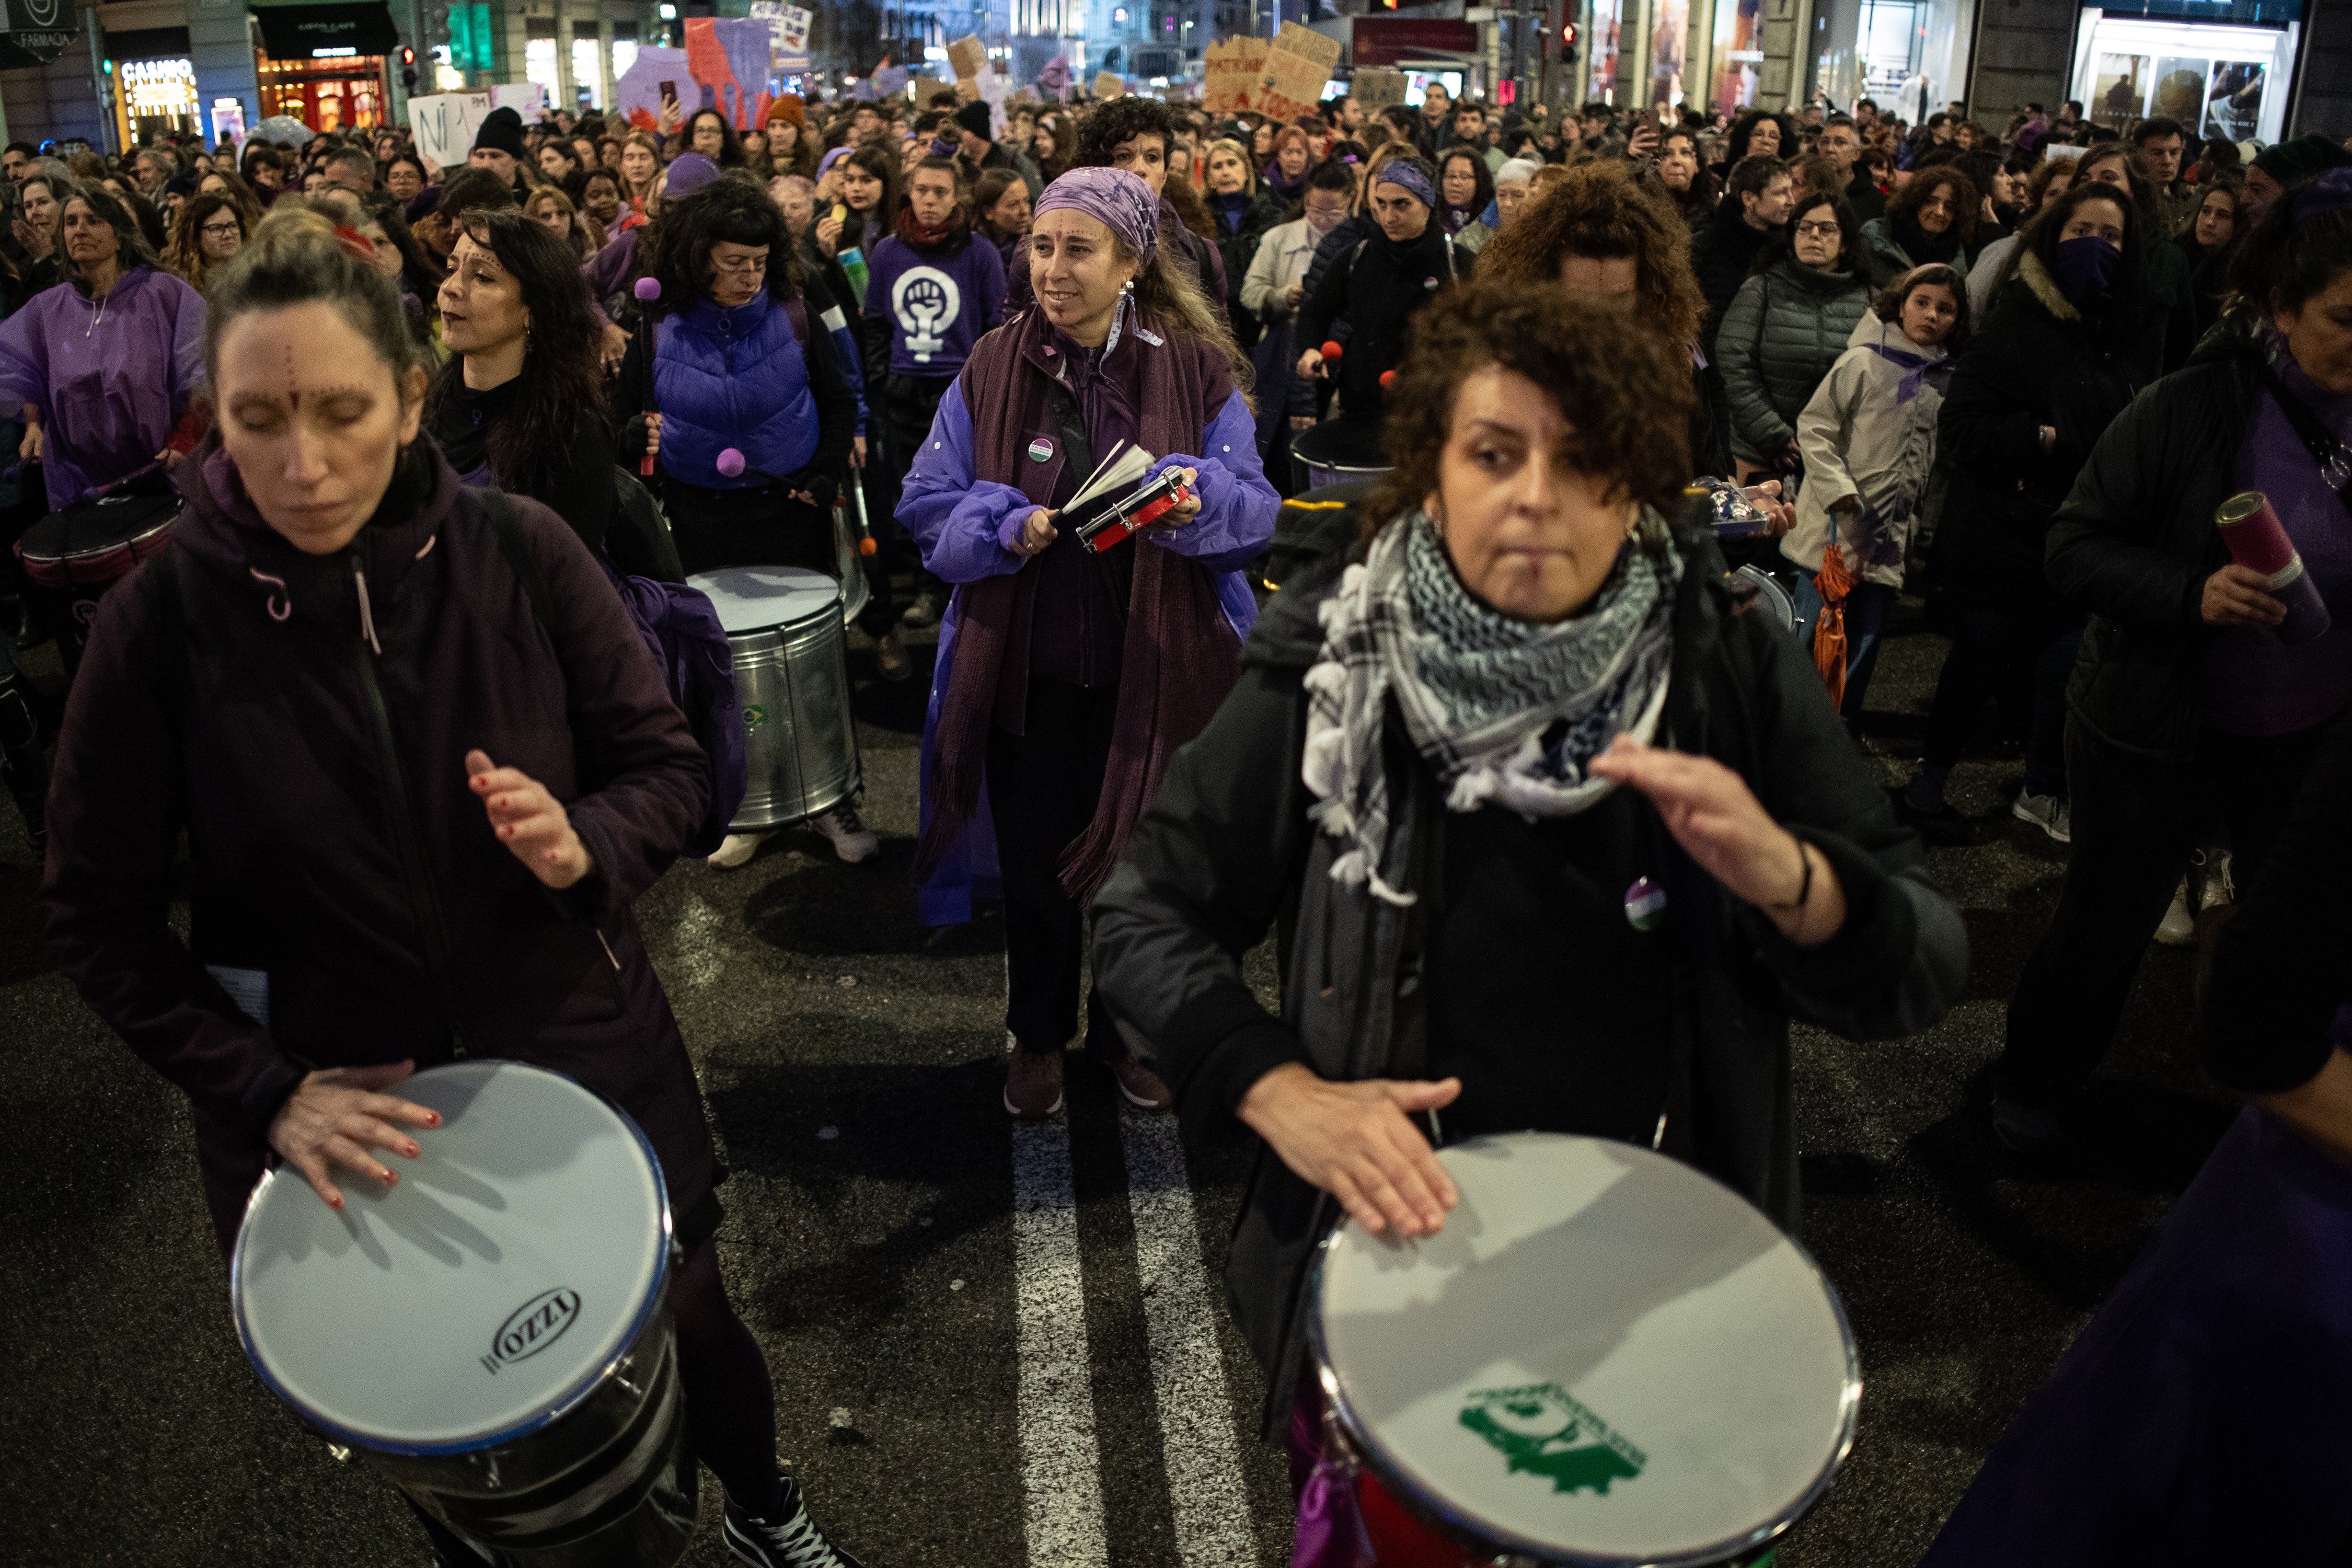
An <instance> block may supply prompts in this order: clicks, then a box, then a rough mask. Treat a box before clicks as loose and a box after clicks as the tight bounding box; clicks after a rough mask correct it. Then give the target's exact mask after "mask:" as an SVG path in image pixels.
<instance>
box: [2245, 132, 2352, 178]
mask: <svg viewBox="0 0 2352 1568" xmlns="http://www.w3.org/2000/svg"><path fill="white" fill-rule="evenodd" d="M2347 163H2352V153H2347V152H2346V151H2345V150H2344V147H2343V144H2342V143H2341V142H2336V140H2334V139H2333V138H2332V137H2326V136H2322V135H2321V134H2319V133H2318V132H2312V133H2311V134H2310V135H2308V136H2298V137H2296V138H2295V139H2294V141H2292V142H2280V143H2279V144H2278V145H2277V146H2275V147H2265V148H2263V150H2262V151H2261V152H2259V153H2255V154H2254V167H2255V168H2257V169H2260V170H2261V171H2262V172H2263V174H2268V175H2269V176H2270V177H2271V178H2272V179H2273V180H2276V181H2277V182H2278V183H2279V184H2282V185H2292V184H2294V183H2295V182H2296V181H2298V180H2307V179H2309V178H2311V177H2312V176H2313V175H2314V174H2326V172H2327V171H2328V170H2330V169H2340V168H2342V167H2343V166H2344V165H2345V164H2347Z"/></svg>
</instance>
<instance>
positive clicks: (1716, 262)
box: [1691, 195, 1780, 359]
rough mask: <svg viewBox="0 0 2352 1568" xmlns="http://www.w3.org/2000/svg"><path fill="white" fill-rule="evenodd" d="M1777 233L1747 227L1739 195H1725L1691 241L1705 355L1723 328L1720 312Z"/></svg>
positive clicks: (1700, 341)
mask: <svg viewBox="0 0 2352 1568" xmlns="http://www.w3.org/2000/svg"><path fill="white" fill-rule="evenodd" d="M1779 233H1780V230H1779V229H1776V228H1767V229H1755V228H1750V227H1748V220H1747V219H1746V218H1745V217H1742V216H1740V211H1739V198H1738V196H1735V195H1726V196H1725V197H1724V198H1723V200H1721V201H1720V202H1717V204H1716V207H1715V217H1714V219H1713V220H1712V221H1711V222H1709V223H1708V224H1707V226H1706V227H1705V228H1703V229H1701V230H1700V231H1699V232H1698V236H1697V237H1696V238H1695V239H1693V240H1692V241H1691V271H1692V273H1693V274H1694V275H1695V276H1696V278H1697V279H1698V291H1699V292H1700V293H1702V294H1704V295H1706V325H1705V326H1704V327H1701V328H1700V329H1699V334H1698V346H1699V347H1700V348H1702V349H1704V350H1706V357H1707V358H1709V359H1713V358H1714V357H1715V334H1716V333H1717V331H1721V330H1722V327H1723V312H1724V311H1725V310H1728V309H1730V307H1731V297H1732V296H1733V295H1734V294H1737V293H1738V292H1739V285H1740V284H1741V283H1742V282H1744V281H1746V279H1747V277H1748V268H1750V267H1751V266H1753V265H1754V264H1755V261H1756V255H1757V252H1759V251H1760V250H1762V249H1763V248H1764V247H1765V246H1766V245H1767V244H1769V242H1770V241H1771V239H1772V237H1773V236H1775V235H1777V234H1779Z"/></svg>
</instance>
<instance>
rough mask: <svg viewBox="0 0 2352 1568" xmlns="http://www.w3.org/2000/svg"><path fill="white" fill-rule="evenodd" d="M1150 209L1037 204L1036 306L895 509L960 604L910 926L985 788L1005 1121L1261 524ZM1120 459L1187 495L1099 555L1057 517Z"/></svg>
mask: <svg viewBox="0 0 2352 1568" xmlns="http://www.w3.org/2000/svg"><path fill="white" fill-rule="evenodd" d="M1160 210H1161V209H1160V204H1159V200H1158V198H1157V197H1155V196H1154V195H1152V193H1151V188H1150V185H1148V184H1145V183H1144V182H1143V181H1142V180H1141V179H1139V177H1137V176H1136V175H1134V174H1129V173H1128V172H1127V171H1125V170H1123V169H1074V170H1072V171H1071V172H1070V173H1068V174H1064V175H1063V176H1062V177H1061V178H1060V179H1058V180H1056V181H1055V182H1054V184H1052V185H1050V186H1049V187H1047V188H1046V190H1045V194H1044V195H1042V196H1040V197H1039V198H1038V202H1037V216H1036V221H1035V222H1034V224H1033V225H1032V226H1031V229H1030V246H1031V256H1030V261H1029V274H1030V277H1031V279H1033V281H1034V284H1035V287H1036V300H1037V302H1036V304H1035V305H1034V306H1033V307H1032V308H1030V309H1028V310H1024V311H1023V312H1022V313H1021V314H1020V315H1018V316H1016V317H1014V318H1013V321H1010V322H1008V323H1007V324H1006V325H1004V326H1003V327H1000V328H998V329H997V330H996V331H992V332H991V333H990V334H989V335H988V336H987V337H985V338H983V339H982V340H981V342H980V343H979V345H978V346H977V347H976V348H975V349H974V350H973V351H972V354H971V358H970V359H969V360H967V361H966V362H965V363H964V368H963V374H961V375H960V376H958V377H957V378H956V381H955V383H954V384H952V385H950V387H949V388H948V390H947V393H946V395H944V396H943V397H942V398H941V400H940V412H939V416H938V417H937V418H936V419H934V420H933V421H932V423H931V430H930V437H929V440H927V441H926V442H925V443H924V445H923V449H922V450H921V451H920V452H919V453H918V454H917V455H916V458H915V465H914V468H913V470H912V471H911V472H909V473H908V476H907V486H906V492H905V500H903V501H902V502H901V503H900V505H899V508H898V518H899V521H902V522H904V523H905V524H906V525H907V527H908V530H909V531H911V532H912V533H913V534H914V535H915V538H916V541H917V542H919V544H920V545H921V546H922V550H923V563H924V565H926V566H928V567H929V569H930V570H931V571H933V572H936V573H938V574H940V576H941V577H942V578H944V579H946V580H947V581H948V582H950V583H953V584H957V587H956V591H955V597H954V600H953V603H952V605H950V610H949V613H948V616H947V618H946V619H945V620H943V621H942V622H941V623H940V652H939V661H938V664H937V667H936V668H937V673H936V675H935V676H934V677H933V679H932V685H931V703H930V711H929V717H928V720H927V721H926V723H925V726H924V735H923V759H924V767H923V840H922V847H921V851H920V855H919V864H918V867H917V874H918V875H919V876H923V877H929V876H931V875H932V873H934V872H935V871H942V868H943V866H944V870H943V872H942V874H941V875H940V877H939V878H938V879H936V880H935V881H934V882H933V883H932V885H931V886H929V887H927V888H926V889H924V906H923V916H924V919H925V920H926V921H930V922H932V923H939V924H945V923H950V922H952V921H960V920H966V919H969V918H970V913H969V910H970V901H969V900H970V886H971V871H972V869H973V867H972V859H973V858H974V857H972V855H971V850H972V849H973V848H974V847H973V846H967V845H964V844H961V842H960V841H961V839H962V838H963V837H964V832H965V829H966V827H967V826H972V822H971V819H972V816H973V814H974V813H975V811H977V810H978V809H979V805H980V798H981V786H982V779H983V777H984V778H985V780H986V783H987V798H988V812H989V819H990V825H992V826H993V827H994V830H995V838H996V847H997V850H998V853H999V855H1000V857H1001V859H1002V864H1003V878H1004V900H1005V926H1006V947H1007V970H1008V982H1009V986H1010V990H1011V999H1010V1002H1009V1004H1008V1005H1007V1008H1006V1016H1005V1025H1006V1028H1007V1030H1008V1032H1009V1033H1010V1034H1011V1035H1012V1037H1013V1046H1014V1051H1013V1063H1012V1068H1011V1071H1010V1074H1009V1077H1008V1079H1007V1081H1006V1086H1005V1094H1004V1103H1005V1108H1006V1109H1007V1110H1010V1111H1011V1112H1012V1113H1013V1115H1015V1116H1022V1117H1043V1116H1050V1115H1051V1114H1053V1112H1054V1111H1055V1110H1057V1109H1058V1108H1059V1107H1060V1105H1061V1103H1062V1050H1063V1047H1065V1046H1066V1045H1067V1044H1068V1042H1069V1040H1070V1037H1071V1036H1072V1035H1073V1034H1075V1033H1076V1029H1077V1002H1078V974H1079V965H1080V962H1081V960H1082V958H1083V956H1084V945H1085V911H1086V907H1087V902H1088V901H1089V900H1091V899H1092V898H1093V896H1094V893H1095V889H1097V888H1098V887H1100V886H1101V885H1102V879H1104V878H1105V877H1106V876H1108V874H1109V872H1110V868H1111V864H1112V862H1113V861H1114V860H1115V859H1117V858H1118V852H1119V847H1120V846H1121V845H1122V844H1123V843H1124V842H1125V841H1126V838H1127V834H1128V830H1129V827H1130V826H1133V824H1134V822H1135V820H1136V819H1137V817H1138V816H1140V815H1141V814H1142V808H1143V805H1144V803H1145V802H1146V801H1148V800H1149V799H1150V796H1151V791H1152V788H1153V786H1154V784H1157V783H1158V780H1159V775H1160V770H1161V769H1162V768H1164V767H1165V766H1166V765H1167V759H1168V758H1169V756H1170V755H1171V753H1172V752H1174V751H1175V750H1176V748H1177V747H1179V746H1181V745H1182V744H1183V743H1184V742H1187V741H1189V740H1191V739H1192V736H1193V735H1194V734H1195V733H1196V732H1197V731H1199V730H1200V728H1201V726H1202V724H1203V723H1205V722H1206V721H1208V718H1209V715H1210V714H1211V713H1213V712H1214V711H1215V710H1216V705H1217V703H1218V702H1219V701H1220V700H1223V697H1224V694H1225V691H1226V689H1228V688H1229V687H1230V686H1231V685H1232V684H1233V679H1234V670H1235V668H1236V660H1237V659H1238V658H1239V657H1240V653H1241V639H1242V638H1243V637H1244V636H1245V635H1246V634H1247V632H1248V630H1249V627H1250V625H1251V623H1252V622H1253V621H1254V620H1255V618H1256V609H1257V606H1256V603H1255V600H1254V599H1253V598H1252V597H1251V595H1250V591H1249V587H1248V585H1247V584H1244V582H1243V581H1242V576H1241V568H1242V567H1243V566H1244V564H1246V563H1248V562H1249V561H1250V560H1251V559H1252V558H1253V557H1254V556H1255V555H1256V554H1257V552H1259V551H1260V550H1262V549H1264V548H1265V542H1266V541H1267V540H1268V539H1269V538H1271V537H1272V535H1273V532H1274V517H1275V512H1276V510H1278V509H1279V507H1280V504H1281V503H1280V501H1279V500H1277V499H1276V495H1275V493H1274V489H1273V487H1272V486H1270V485H1268V484H1267V483H1266V481H1265V475H1264V474H1263V473H1262V472H1260V470H1259V468H1258V459H1257V443H1256V437H1255V424H1254V422H1253V420H1254V416H1252V414H1251V412H1250V406H1249V402H1248V399H1247V398H1246V397H1244V395H1243V394H1242V392H1241V391H1240V384H1241V383H1242V382H1243V380H1244V378H1245V376H1246V372H1245V371H1243V370H1241V369H1240V368H1239V366H1240V364H1241V359H1240V354H1239V351H1237V350H1236V349H1234V346H1233V341H1232V339H1231V338H1229V337H1228V336H1227V335H1226V333H1225V331H1224V326H1223V321H1222V319H1221V318H1220V317H1219V316H1218V315H1217V314H1216V310H1215V307H1214V305H1213V303H1211V301H1210V300H1208V298H1207V297H1206V296H1205V295H1203V294H1202V291H1201V289H1200V288H1199V286H1198V285H1197V284H1195V283H1194V282H1193V281H1192V278H1191V275H1190V274H1189V273H1186V272H1183V271H1182V270H1181V269H1180V268H1175V267H1172V266H1171V264H1170V262H1169V260H1168V258H1167V254H1166V253H1165V252H1164V251H1162V250H1161V248H1160ZM1122 441H1123V442H1128V443H1131V444H1133V445H1135V446H1138V447H1141V448H1142V450H1143V451H1144V452H1145V453H1147V454H1149V455H1150V456H1151V457H1152V458H1153V461H1152V464H1151V467H1152V469H1153V471H1154V472H1155V473H1157V472H1164V471H1167V470H1170V469H1175V470H1179V471H1181V475H1182V479H1183V482H1184V484H1185V485H1186V487H1188V489H1190V491H1191V495H1190V497H1189V499H1187V500H1183V501H1181V502H1180V503H1179V504H1177V505H1176V507H1175V508H1174V509H1173V510H1171V511H1169V512H1168V513H1167V514H1166V515H1165V516H1164V517H1163V518H1161V519H1160V521H1158V522H1156V523H1154V524H1152V525H1151V526H1150V527H1149V528H1148V529H1146V530H1145V531H1143V532H1142V533H1140V534H1139V535H1137V536H1136V537H1134V538H1133V539H1130V540H1129V541H1127V542H1123V543H1118V544H1114V545H1112V546H1111V547H1110V548H1109V549H1108V550H1107V551H1105V552H1100V553H1097V552H1093V551H1090V550H1088V549H1087V546H1086V545H1085V544H1084V543H1082V542H1080V541H1079V539H1078V538H1077V537H1076V531H1075V530H1074V529H1073V528H1071V527H1070V526H1068V525H1067V524H1066V522H1064V523H1063V524H1061V525H1057V522H1056V518H1057V509H1059V508H1062V507H1065V506H1067V505H1068V504H1069V502H1070V500H1071V498H1072V497H1073V496H1075V495H1076V493H1077V491H1078V489H1079V487H1080V486H1081V485H1083V484H1084V483H1085V482H1086V479H1087V476H1088V475H1089V474H1091V473H1092V472H1093V471H1094V469H1095V468H1096V465H1097V463H1100V462H1102V461H1103V460H1104V459H1107V458H1110V457H1111V456H1112V452H1113V448H1114V447H1115V446H1116V445H1117V444H1118V443H1119V442H1122ZM1194 454H1197V455H1194ZM982 843H983V844H984V843H985V837H982ZM951 856H952V858H950V857H951ZM1090 1013H1091V1015H1092V1016H1091V1017H1090V1019H1089V1022H1088V1025H1087V1047H1088V1049H1089V1050H1090V1051H1092V1052H1093V1053H1095V1054H1096V1055H1097V1056H1098V1057H1101V1058H1104V1059H1106V1060H1107V1061H1108V1062H1109V1064H1110V1065H1111V1066H1112V1067H1113V1068H1114V1069H1115V1070H1116V1071H1117V1072H1118V1078H1119V1086H1120V1088H1121V1089H1122V1090H1123V1091H1124V1092H1125V1093H1126V1094H1127V1096H1128V1098H1129V1100H1133V1101H1135V1102H1136V1103H1137V1104H1139V1105H1157V1106H1161V1107H1164V1106H1165V1105H1166V1104H1167V1090H1166V1089H1165V1088H1164V1087H1162V1086H1161V1085H1160V1081H1159V1080H1158V1079H1155V1078H1153V1077H1152V1076H1151V1074H1150V1072H1149V1071H1147V1070H1146V1069H1144V1068H1142V1067H1141V1066H1140V1065H1139V1064H1138V1063H1136V1062H1135V1061H1133V1060H1132V1059H1131V1058H1130V1057H1129V1052H1128V1051H1127V1049H1126V1047H1124V1046H1123V1045H1121V1044H1120V1042H1119V1040H1118V1036H1117V1034H1116V1033H1115V1032H1114V1031H1113V1030H1112V1029H1111V1027H1110V1026H1109V1022H1108V1019H1107V1018H1106V1017H1105V1016H1103V1014H1102V1011H1101V1009H1100V1008H1099V1007H1096V1008H1092V1009H1090Z"/></svg>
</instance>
